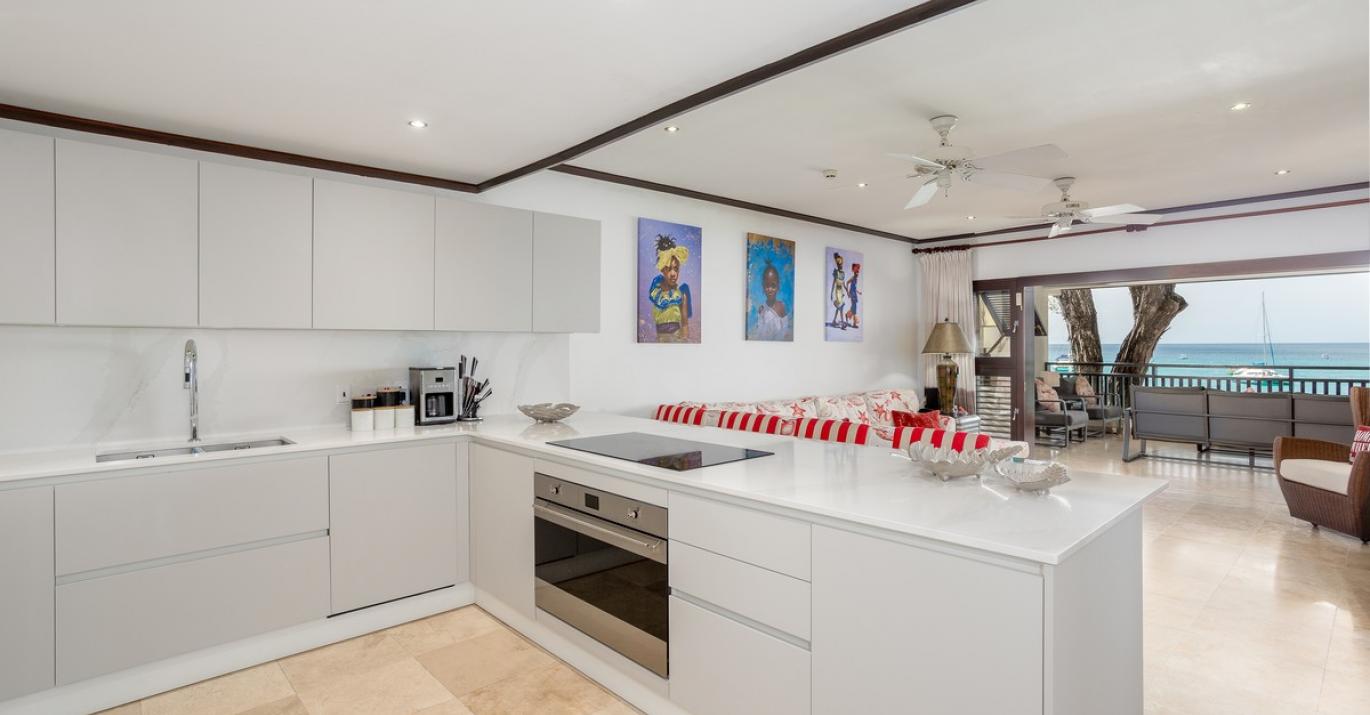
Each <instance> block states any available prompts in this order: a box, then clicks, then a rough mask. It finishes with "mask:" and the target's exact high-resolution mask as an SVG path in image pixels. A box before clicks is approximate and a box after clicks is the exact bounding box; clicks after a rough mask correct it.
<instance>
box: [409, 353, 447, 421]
mask: <svg viewBox="0 0 1370 715" xmlns="http://www.w3.org/2000/svg"><path fill="white" fill-rule="evenodd" d="M458 387H459V385H458V384H457V369H456V368H454V367H411V368H409V399H410V401H411V402H413V403H414V413H415V415H416V419H415V422H416V423H417V424H421V425H438V424H445V423H447V422H456V421H457V411H458V402H457V389H458Z"/></svg>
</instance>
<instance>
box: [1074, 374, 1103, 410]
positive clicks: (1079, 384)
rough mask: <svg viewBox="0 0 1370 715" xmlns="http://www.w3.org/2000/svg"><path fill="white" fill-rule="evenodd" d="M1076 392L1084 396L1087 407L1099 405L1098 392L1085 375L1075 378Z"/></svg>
mask: <svg viewBox="0 0 1370 715" xmlns="http://www.w3.org/2000/svg"><path fill="white" fill-rule="evenodd" d="M1075 394H1076V395H1079V396H1080V397H1083V398H1084V400H1085V407H1097V406H1098V405H1099V397H1098V393H1096V392H1095V391H1094V386H1093V385H1091V384H1089V380H1086V379H1085V378H1084V377H1083V376H1079V377H1076V378H1075Z"/></svg>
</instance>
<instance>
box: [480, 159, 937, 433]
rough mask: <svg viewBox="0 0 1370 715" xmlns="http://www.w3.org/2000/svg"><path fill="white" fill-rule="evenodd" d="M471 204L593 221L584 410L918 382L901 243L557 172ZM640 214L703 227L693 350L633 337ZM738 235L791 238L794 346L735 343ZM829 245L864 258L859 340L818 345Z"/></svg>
mask: <svg viewBox="0 0 1370 715" xmlns="http://www.w3.org/2000/svg"><path fill="white" fill-rule="evenodd" d="M478 199H479V200H482V201H488V202H491V203H497V204H502V205H507V206H514V207H519V208H527V209H536V210H541V211H551V212H553V213H560V214H568V215H572V216H584V217H587V218H593V219H598V220H600V221H601V222H602V223H603V246H602V256H603V264H602V269H601V276H602V277H603V278H602V285H601V291H602V293H601V301H602V306H603V315H602V321H601V328H600V332H599V333H598V334H592V335H590V334H582V335H572V336H571V398H572V399H573V400H574V401H576V402H578V403H581V404H583V405H586V406H587V407H589V408H591V409H596V410H606V411H612V412H622V413H628V414H646V413H647V410H648V409H649V408H653V407H655V406H656V405H657V404H659V403H662V402H674V401H678V400H685V399H691V400H706V401H708V400H753V399H766V398H773V397H789V396H800V395H814V394H827V393H836V392H845V391H854V390H865V389H871V388H873V387H880V386H898V387H908V386H913V385H916V384H917V383H916V380H915V377H914V376H915V375H916V374H917V372H916V368H917V365H916V364H915V363H916V362H917V355H916V354H915V350H916V347H915V343H916V342H918V343H919V345H918V347H921V342H919V340H918V338H917V337H916V334H915V325H914V321H915V316H916V315H917V311H916V301H917V298H916V296H917V295H918V292H917V285H916V284H915V282H914V264H915V260H914V257H913V255H912V253H911V251H910V248H911V246H909V245H908V244H905V243H901V242H896V241H891V240H888V239H882V238H875V237H872V236H866V235H862V234H857V233H852V232H849V231H841V230H837V229H830V228H825V227H822V226H817V225H814V224H809V223H805V222H802V221H794V220H790V219H783V218H778V217H774V216H768V215H766V214H760V213H755V212H751V211H742V210H738V209H733V208H728V207H725V206H720V205H717V204H712V203H706V202H703V201H695V200H692V199H685V198H681V197H677V196H672V195H669V194H661V193H657V192H651V191H645V190H642V189H635V188H631V187H626V186H619V185H616V184H608V183H604V182H600V181H595V180H591V179H582V178H579V177H574V176H568V175H565V174H557V173H543V174H538V175H535V176H531V177H528V178H526V179H522V180H520V181H518V182H515V183H513V184H509V185H506V186H503V187H500V188H498V189H495V190H493V191H490V192H487V193H484V194H481V195H480V196H479V197H478ZM639 216H645V217H647V218H655V219H662V220H666V221H674V222H677V223H686V224H691V225H694V226H700V227H702V228H703V246H702V248H703V254H704V264H703V269H704V270H703V287H702V289H700V290H699V293H700V295H701V301H700V302H701V304H702V306H703V310H702V315H703V323H702V326H703V336H702V337H703V342H702V343H701V344H699V345H655V344H642V345H639V344H638V343H637V342H636V340H637V332H636V326H637V303H636V293H635V291H636V286H637V275H636V274H637V219H638V217H639ZM748 232H752V233H761V234H766V235H770V236H777V237H780V238H785V239H789V240H792V241H794V242H795V243H796V246H795V251H796V256H795V264H796V266H795V306H794V314H795V331H794V332H795V336H794V342H793V343H766V342H748V341H746V340H744V339H743V317H744V312H745V310H746V308H745V306H746V285H745V280H746V278H745V277H746V244H745V240H746V235H747V233H748ZM828 245H832V246H837V247H839V248H845V249H849V250H856V251H860V252H862V253H864V254H865V255H864V259H865V262H864V264H863V265H862V269H861V275H862V277H863V278H864V280H865V287H864V290H865V294H864V296H863V301H864V303H863V311H864V313H865V317H864V320H865V323H864V327H863V332H864V333H865V339H864V342H860V343H837V342H832V343H830V342H825V341H824V340H823V318H824V317H825V314H824V308H825V302H824V301H825V294H826V293H825V292H826V283H825V281H826V278H825V276H824V275H823V260H824V257H823V249H824V247H825V246H828ZM829 309H830V306H829ZM829 312H830V310H829ZM924 337H926V336H924Z"/></svg>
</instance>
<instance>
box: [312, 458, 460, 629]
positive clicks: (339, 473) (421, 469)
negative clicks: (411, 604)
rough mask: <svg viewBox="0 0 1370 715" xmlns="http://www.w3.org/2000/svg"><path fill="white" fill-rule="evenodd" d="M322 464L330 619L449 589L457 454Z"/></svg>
mask: <svg viewBox="0 0 1370 715" xmlns="http://www.w3.org/2000/svg"><path fill="white" fill-rule="evenodd" d="M328 461H329V499H328V502H329V512H330V517H331V520H332V526H331V531H330V541H331V550H332V555H333V609H332V612H333V613H342V612H344V611H351V610H353V609H357V608H363V607H366V606H372V605H375V604H377V603H383V602H385V601H392V600H394V599H396V598H403V597H405V596H412V595H414V594H418V593H423V592H425V591H431V590H433V589H436V588H442V587H444V586H451V585H453V584H455V583H456V582H457V562H458V557H457V551H458V550H459V549H464V548H465V544H464V543H462V541H461V540H460V539H459V538H458V529H457V450H456V446H455V445H452V444H450V443H443V444H428V445H422V446H418V447H400V448H395V449H380V450H374V451H370V452H356V453H352V454H338V455H333V456H331V457H329V458H328Z"/></svg>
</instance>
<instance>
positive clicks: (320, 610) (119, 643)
mask: <svg viewBox="0 0 1370 715" xmlns="http://www.w3.org/2000/svg"><path fill="white" fill-rule="evenodd" d="M327 615H328V538H327V537H325V536H317V537H313V538H309V539H305V540H303V541H292V542H288V543H284V544H277V545H274V546H265V547H261V548H256V549H250V550H247V551H237V552H232V553H228V554H223V555H220V556H212V557H209V558H203V559H196V560H193V561H183V562H179V563H173V564H167V565H164V566H156V567H152V568H146V569H141V570H137V571H129V572H125V573H120V574H114V575H111V576H101V577H98V578H91V579H86V580H83V581H74V582H72V583H66V584H62V585H60V586H58V587H57V684H58V685H66V684H68V683H74V682H76V681H78V680H84V679H86V678H91V677H94V676H97V675H102V674H104V673H111V672H114V671H117V670H122V669H124V668H131V667H133V666H135V665H141V664H143V663H150V662H153V661H156V660H161V659H163V658H169V657H171V656H174V655H179V654H181V653H188V652H190V651H193V650H199V649H200V648H208V647H210V646H213V645H218V644H220V643H227V642H229V641H235V640H238V639H240V638H247V637H249V636H254V635H258V634H261V633H266V632H267V631H273V630H276V629H278V628H285V627H287V626H293V625H296V624H299V623H304V622H307V621H313V620H318V619H321V618H324V617H326V616H327Z"/></svg>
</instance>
